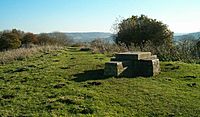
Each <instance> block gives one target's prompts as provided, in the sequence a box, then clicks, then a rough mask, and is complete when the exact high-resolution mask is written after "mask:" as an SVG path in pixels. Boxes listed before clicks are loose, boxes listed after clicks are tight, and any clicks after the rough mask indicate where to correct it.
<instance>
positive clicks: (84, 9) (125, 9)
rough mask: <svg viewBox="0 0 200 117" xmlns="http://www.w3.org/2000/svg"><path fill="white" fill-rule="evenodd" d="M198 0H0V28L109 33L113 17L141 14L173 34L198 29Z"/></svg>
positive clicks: (199, 17) (199, 8)
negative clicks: (165, 25)
mask: <svg viewBox="0 0 200 117" xmlns="http://www.w3.org/2000/svg"><path fill="white" fill-rule="evenodd" d="M199 6H200V0H0V14H1V15H0V30H5V29H13V28H17V29H20V30H24V31H26V32H34V33H41V32H53V31H62V32H110V31H111V30H110V29H111V27H112V25H113V24H114V23H115V20H116V18H119V17H123V18H128V17H131V16H132V15H140V14H144V15H147V16H149V17H150V18H155V19H157V20H159V21H162V22H163V23H165V24H167V25H168V26H169V28H170V29H171V30H172V31H174V32H176V33H188V32H197V31H200V7H199Z"/></svg>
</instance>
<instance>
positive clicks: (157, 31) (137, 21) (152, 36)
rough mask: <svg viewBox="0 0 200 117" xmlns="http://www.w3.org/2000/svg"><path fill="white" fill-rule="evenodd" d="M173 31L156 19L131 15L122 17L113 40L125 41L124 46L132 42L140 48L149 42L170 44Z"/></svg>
mask: <svg viewBox="0 0 200 117" xmlns="http://www.w3.org/2000/svg"><path fill="white" fill-rule="evenodd" d="M172 37H173V32H171V31H170V30H169V29H168V27H167V25H166V24H163V23H162V22H161V21H157V20H156V19H151V18H148V17H147V16H145V15H141V16H140V17H138V16H132V17H131V18H128V19H124V20H122V21H121V22H120V23H119V24H118V33H117V35H116V39H115V42H116V43H117V44H119V43H125V44H126V46H130V45H131V44H134V45H135V46H140V47H141V48H142V47H143V46H144V45H145V44H146V43H147V42H151V43H152V44H153V45H155V46H159V45H162V44H167V45H168V46H170V45H171V44H172Z"/></svg>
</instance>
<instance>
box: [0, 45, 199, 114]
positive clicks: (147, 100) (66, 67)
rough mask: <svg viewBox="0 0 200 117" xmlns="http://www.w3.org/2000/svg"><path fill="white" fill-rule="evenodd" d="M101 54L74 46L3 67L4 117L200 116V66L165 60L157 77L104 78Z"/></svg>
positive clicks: (1, 100)
mask: <svg viewBox="0 0 200 117" xmlns="http://www.w3.org/2000/svg"><path fill="white" fill-rule="evenodd" d="M109 59H110V58H108V57H106V56H105V55H102V54H92V53H91V52H80V51H78V50H76V49H74V48H71V49H63V50H58V51H51V52H46V53H40V54H36V55H35V56H34V57H31V58H27V59H24V60H19V61H15V62H13V63H10V64H5V65H0V105H1V106H0V116H114V117H115V116H150V117H154V116H170V117H171V116H180V117H183V116H185V117H189V116H190V117H191V116H199V115H200V106H199V105H200V101H199V100H200V65H197V64H186V63H181V62H161V69H162V72H161V74H160V75H158V76H156V77H150V78H144V77H137V78H113V77H104V76H103V68H104V63H105V62H106V61H109Z"/></svg>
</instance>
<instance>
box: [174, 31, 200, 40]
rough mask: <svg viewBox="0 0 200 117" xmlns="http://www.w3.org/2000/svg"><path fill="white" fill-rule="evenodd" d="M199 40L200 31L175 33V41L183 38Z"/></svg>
mask: <svg viewBox="0 0 200 117" xmlns="http://www.w3.org/2000/svg"><path fill="white" fill-rule="evenodd" d="M187 39H190V40H197V39H200V32H194V33H187V34H178V33H175V34H174V41H181V40H187Z"/></svg>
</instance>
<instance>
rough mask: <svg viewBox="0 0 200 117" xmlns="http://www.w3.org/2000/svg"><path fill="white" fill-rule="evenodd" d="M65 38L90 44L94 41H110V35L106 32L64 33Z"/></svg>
mask: <svg viewBox="0 0 200 117" xmlns="http://www.w3.org/2000/svg"><path fill="white" fill-rule="evenodd" d="M65 34H66V35H67V36H69V37H71V38H72V39H74V40H75V41H80V42H90V41H93V40H95V39H103V40H107V41H112V36H113V34H112V33H106V32H84V33H79V32H76V33H65Z"/></svg>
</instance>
